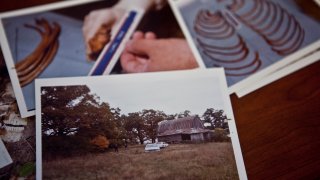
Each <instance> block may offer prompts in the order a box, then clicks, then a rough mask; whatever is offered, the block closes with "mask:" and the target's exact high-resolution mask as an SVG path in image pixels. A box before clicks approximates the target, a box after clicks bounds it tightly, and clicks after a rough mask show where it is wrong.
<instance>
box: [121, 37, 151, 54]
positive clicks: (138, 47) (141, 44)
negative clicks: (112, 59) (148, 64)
mask: <svg viewBox="0 0 320 180" xmlns="http://www.w3.org/2000/svg"><path fill="white" fill-rule="evenodd" d="M152 41H153V40H149V39H138V40H136V39H134V40H130V41H128V43H127V45H126V50H127V51H128V52H130V53H133V54H138V55H143V56H148V55H149V54H150V52H151V50H152V46H153V44H152Z"/></svg>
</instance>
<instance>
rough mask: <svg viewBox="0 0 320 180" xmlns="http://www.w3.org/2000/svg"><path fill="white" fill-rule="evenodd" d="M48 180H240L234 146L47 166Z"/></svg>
mask: <svg viewBox="0 0 320 180" xmlns="http://www.w3.org/2000/svg"><path fill="white" fill-rule="evenodd" d="M43 178H44V179H112V180H113V179H130V180H131V179H177V180H180V179H181V180H182V179H183V180H186V179H192V180H193V179H238V174H237V169H236V165H235V160H234V156H233V150H232V146H231V143H205V144H171V145H169V147H167V148H165V149H162V150H161V151H160V152H148V153H145V152H144V146H142V145H139V146H129V148H128V149H127V150H124V149H123V148H121V149H120V150H119V153H115V152H106V153H101V154H90V155H86V156H81V157H76V158H67V159H60V160H55V161H50V162H43Z"/></svg>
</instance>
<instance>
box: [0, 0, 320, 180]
mask: <svg viewBox="0 0 320 180" xmlns="http://www.w3.org/2000/svg"><path fill="white" fill-rule="evenodd" d="M53 1H55V0H25V1H21V0H2V1H1V6H0V11H1V12H3V11H8V10H13V9H18V8H23V7H28V6H33V5H39V4H44V3H47V2H53ZM1 58H3V57H1ZM319 58H320V57H319ZM231 100H232V105H233V110H234V113H235V118H236V123H237V127H238V134H239V138H240V144H241V147H242V152H243V156H244V161H245V165H246V170H247V174H248V178H249V179H319V178H320V135H319V132H320V62H317V63H314V64H312V65H310V66H308V67H306V68H304V69H301V70H299V71H298V72H296V73H294V74H291V75H289V76H287V77H284V78H282V79H280V80H278V81H276V82H274V83H272V84H270V85H268V86H265V87H263V88H262V89H259V90H257V91H255V92H253V93H251V94H249V95H247V96H245V97H243V98H241V99H239V98H237V97H236V95H234V94H233V95H231Z"/></svg>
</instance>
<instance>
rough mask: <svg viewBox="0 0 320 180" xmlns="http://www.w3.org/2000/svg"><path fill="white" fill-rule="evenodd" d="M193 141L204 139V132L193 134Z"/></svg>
mask: <svg viewBox="0 0 320 180" xmlns="http://www.w3.org/2000/svg"><path fill="white" fill-rule="evenodd" d="M191 141H204V137H203V134H202V133H199V134H191Z"/></svg>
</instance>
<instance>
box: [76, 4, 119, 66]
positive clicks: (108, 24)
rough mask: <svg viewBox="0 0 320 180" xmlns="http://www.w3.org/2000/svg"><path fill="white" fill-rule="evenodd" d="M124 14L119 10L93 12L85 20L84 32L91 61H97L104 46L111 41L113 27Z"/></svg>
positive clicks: (87, 53)
mask: <svg viewBox="0 0 320 180" xmlns="http://www.w3.org/2000/svg"><path fill="white" fill-rule="evenodd" d="M123 14H124V10H122V9H118V8H105V9H100V10H94V11H91V12H90V13H89V14H88V15H87V16H86V17H85V19H84V24H83V27H82V32H83V36H84V40H85V45H86V55H87V59H89V60H96V59H97V57H98V56H99V54H100V52H101V51H102V49H103V48H104V46H105V45H106V44H107V43H108V42H109V41H110V38H111V33H112V32H111V30H112V27H114V26H115V25H116V22H117V20H119V19H120V18H121V17H122V16H123Z"/></svg>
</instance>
